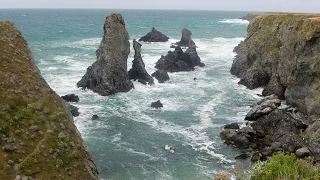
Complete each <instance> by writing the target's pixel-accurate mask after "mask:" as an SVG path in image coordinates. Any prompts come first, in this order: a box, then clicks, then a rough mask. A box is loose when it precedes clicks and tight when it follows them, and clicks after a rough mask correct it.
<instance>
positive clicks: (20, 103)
mask: <svg viewBox="0 0 320 180" xmlns="http://www.w3.org/2000/svg"><path fill="white" fill-rule="evenodd" d="M0 79H1V80H0V179H90V180H91V179H98V172H97V169H96V167H95V165H94V163H93V161H92V158H91V156H90V154H89V153H88V152H87V150H86V147H85V145H84V143H83V140H82V138H81V136H80V134H79V132H78V130H77V128H76V127H75V125H74V123H73V118H72V115H71V114H70V109H68V106H67V104H66V102H64V100H62V99H61V98H60V97H59V96H58V95H57V94H56V93H55V92H54V91H53V90H52V89H51V88H50V87H49V86H48V84H47V83H46V82H45V80H44V79H43V78H42V76H41V74H40V71H39V69H38V68H37V67H36V65H35V64H34V60H33V56H32V54H31V52H30V50H29V48H28V45H27V42H26V41H25V40H24V38H23V37H22V35H21V33H20V32H19V31H18V30H17V29H16V28H15V27H14V25H13V24H12V23H10V22H0Z"/></svg>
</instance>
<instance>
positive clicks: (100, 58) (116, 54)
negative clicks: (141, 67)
mask: <svg viewBox="0 0 320 180" xmlns="http://www.w3.org/2000/svg"><path fill="white" fill-rule="evenodd" d="M129 53H130V43H129V35H128V32H127V30H126V29H125V21H124V20H123V18H122V15H121V14H111V15H109V16H108V17H107V18H106V21H105V24H104V35H103V39H102V41H101V44H100V47H99V49H98V50H97V51H96V55H97V61H96V62H94V63H93V64H92V65H91V66H90V67H88V69H87V72H86V74H85V75H84V76H83V77H82V79H81V80H80V81H79V82H78V83H77V86H78V87H82V88H88V89H91V90H92V91H94V92H96V93H99V94H100V95H102V96H108V95H112V94H115V93H118V92H128V91H129V90H130V89H132V88H133V84H132V82H131V81H130V80H129V76H128V72H127V59H128V55H129Z"/></svg>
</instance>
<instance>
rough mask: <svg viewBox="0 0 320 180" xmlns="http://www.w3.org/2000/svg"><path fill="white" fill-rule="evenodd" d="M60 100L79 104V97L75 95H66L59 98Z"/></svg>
mask: <svg viewBox="0 0 320 180" xmlns="http://www.w3.org/2000/svg"><path fill="white" fill-rule="evenodd" d="M61 98H62V99H64V100H65V101H67V102H79V100H80V99H79V96H77V95H75V94H67V95H65V96H61Z"/></svg>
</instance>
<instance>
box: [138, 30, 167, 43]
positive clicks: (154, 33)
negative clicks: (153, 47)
mask: <svg viewBox="0 0 320 180" xmlns="http://www.w3.org/2000/svg"><path fill="white" fill-rule="evenodd" d="M168 39H169V37H168V36H166V35H164V34H162V33H161V32H160V31H158V30H156V28H154V27H153V28H152V29H151V32H149V33H148V34H147V35H145V36H143V37H141V38H140V39H139V41H145V42H166V41H168Z"/></svg>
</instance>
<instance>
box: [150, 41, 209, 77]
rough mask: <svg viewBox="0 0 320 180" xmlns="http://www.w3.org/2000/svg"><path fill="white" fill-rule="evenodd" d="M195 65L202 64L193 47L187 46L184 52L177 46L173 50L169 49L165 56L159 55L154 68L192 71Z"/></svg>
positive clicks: (169, 70)
mask: <svg viewBox="0 0 320 180" xmlns="http://www.w3.org/2000/svg"><path fill="white" fill-rule="evenodd" d="M195 66H201V67H203V66H204V64H203V63H202V62H201V59H200V57H199V56H198V54H197V51H196V49H195V47H189V48H188V49H187V50H186V52H183V51H182V49H181V47H179V46H178V47H176V49H175V50H174V51H169V52H168V54H167V55H166V56H161V58H160V59H159V60H158V61H157V63H156V66H155V68H157V69H160V70H163V71H167V72H179V71H193V70H194V67H195Z"/></svg>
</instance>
